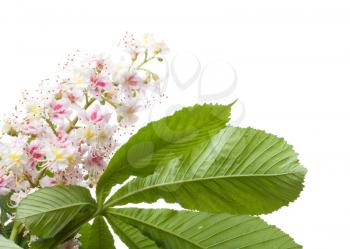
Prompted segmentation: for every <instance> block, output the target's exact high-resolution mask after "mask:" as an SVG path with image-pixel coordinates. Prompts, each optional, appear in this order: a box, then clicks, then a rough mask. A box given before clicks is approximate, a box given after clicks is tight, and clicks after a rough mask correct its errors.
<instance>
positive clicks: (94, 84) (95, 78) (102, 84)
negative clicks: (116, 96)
mask: <svg viewBox="0 0 350 249" xmlns="http://www.w3.org/2000/svg"><path fill="white" fill-rule="evenodd" d="M90 83H91V90H92V92H93V94H94V95H95V96H98V95H100V94H101V92H102V91H103V90H106V89H108V88H109V87H110V83H109V82H108V81H107V79H106V77H103V76H102V75H101V74H95V73H93V74H92V75H91V76H90Z"/></svg>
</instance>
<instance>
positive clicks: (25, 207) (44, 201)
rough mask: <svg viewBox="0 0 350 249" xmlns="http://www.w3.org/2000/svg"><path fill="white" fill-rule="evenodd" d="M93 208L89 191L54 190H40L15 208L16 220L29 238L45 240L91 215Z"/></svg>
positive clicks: (76, 187) (60, 188) (70, 188)
mask: <svg viewBox="0 0 350 249" xmlns="http://www.w3.org/2000/svg"><path fill="white" fill-rule="evenodd" d="M96 208H97V207H96V203H95V200H94V199H92V197H91V195H90V192H89V190H88V189H86V188H83V187H79V186H55V187H49V188H43V189H40V190H38V191H36V192H34V193H32V194H30V195H28V196H27V197H26V198H25V199H23V200H22V201H21V202H20V204H19V206H18V208H17V214H16V219H17V220H19V221H20V222H22V223H24V224H25V225H26V226H27V227H28V228H29V229H30V231H31V233H32V234H34V235H37V236H39V237H40V238H43V239H45V238H51V237H53V236H55V235H56V234H57V233H59V232H60V231H61V230H62V229H63V228H64V227H65V226H66V225H69V223H70V222H71V221H74V219H75V218H76V217H79V216H85V214H87V215H90V214H91V213H93V212H94V211H95V210H96ZM84 218H85V217H84ZM79 227H80V226H79ZM79 227H77V228H79Z"/></svg>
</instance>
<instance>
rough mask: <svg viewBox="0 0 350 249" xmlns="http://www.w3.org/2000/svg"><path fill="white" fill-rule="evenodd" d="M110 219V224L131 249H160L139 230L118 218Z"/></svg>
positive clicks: (112, 217)
mask: <svg viewBox="0 0 350 249" xmlns="http://www.w3.org/2000/svg"><path fill="white" fill-rule="evenodd" d="M110 217H111V219H110V220H108V222H109V224H110V225H111V227H112V228H113V230H114V232H115V233H116V234H117V235H118V236H119V238H120V239H121V240H122V241H123V242H124V243H125V244H126V245H127V246H128V248H129V249H159V247H158V246H157V245H156V243H155V242H154V241H153V240H151V239H150V238H148V237H146V236H145V235H143V234H142V233H141V232H140V231H139V230H138V229H137V228H135V227H133V226H131V225H129V224H127V223H125V222H123V221H122V220H120V219H118V217H115V216H110Z"/></svg>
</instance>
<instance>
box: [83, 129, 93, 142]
mask: <svg viewBox="0 0 350 249" xmlns="http://www.w3.org/2000/svg"><path fill="white" fill-rule="evenodd" d="M94 136H95V132H94V131H93V130H92V129H91V128H86V129H85V131H84V137H85V138H86V139H87V140H91V139H92V138H93V137H94Z"/></svg>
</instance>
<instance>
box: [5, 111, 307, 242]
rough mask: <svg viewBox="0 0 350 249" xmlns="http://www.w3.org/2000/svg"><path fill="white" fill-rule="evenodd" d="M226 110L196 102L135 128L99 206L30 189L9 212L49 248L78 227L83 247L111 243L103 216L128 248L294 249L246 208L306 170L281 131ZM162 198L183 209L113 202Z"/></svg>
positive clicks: (295, 190) (78, 195)
mask: <svg viewBox="0 0 350 249" xmlns="http://www.w3.org/2000/svg"><path fill="white" fill-rule="evenodd" d="M230 109H231V106H230V105H229V106H223V105H207V104H206V105H202V106H200V105H196V106H194V107H188V108H184V109H182V110H180V111H178V112H176V113H175V114H174V115H172V116H169V117H166V118H163V119H160V120H159V121H155V122H151V123H150V124H148V125H147V126H145V127H144V128H142V129H140V130H139V132H137V133H136V134H135V135H134V136H133V137H131V139H130V140H129V141H128V142H127V143H126V144H124V145H123V146H122V147H121V148H120V149H119V150H118V151H117V152H116V154H115V155H114V157H113V158H112V159H111V161H110V163H109V165H108V167H107V169H106V171H105V172H104V173H103V175H102V176H101V178H100V180H99V182H98V185H97V190H96V197H97V200H98V202H97V203H98V204H97V203H96V201H95V200H94V199H93V198H92V197H91V195H90V191H89V190H88V189H85V188H83V187H77V186H56V187H51V188H43V189H40V190H38V191H37V192H35V193H33V194H30V195H29V196H28V197H27V198H25V199H24V200H23V201H22V202H21V203H20V205H19V207H18V209H17V216H16V219H17V221H19V222H22V223H23V224H25V226H26V228H27V229H29V230H30V232H31V234H34V235H37V236H38V237H39V240H37V241H36V242H33V243H32V244H31V247H30V248H33V249H56V248H57V246H58V245H60V244H62V243H64V242H65V241H67V240H69V239H71V238H73V237H74V236H75V235H76V234H77V233H80V235H81V236H80V241H81V246H80V248H82V249H95V248H100V249H109V248H114V245H113V243H114V241H113V236H112V234H111V233H110V230H109V228H108V225H107V224H106V222H105V220H104V217H105V218H107V221H108V223H109V224H110V226H111V228H112V229H113V231H114V232H115V233H116V234H117V235H118V236H119V237H120V239H121V240H122V241H123V242H124V243H125V244H126V245H127V246H128V247H129V248H131V249H158V248H159V249H160V248H162V249H178V248H184V249H187V248H206V249H208V248H215V249H221V248H222V249H226V248H232V249H235V248H237V249H238V248H252V249H287V248H301V246H299V245H297V244H296V243H295V242H294V241H293V239H291V238H290V237H289V236H288V235H286V234H285V233H283V232H282V231H280V230H279V229H278V228H276V227H274V226H270V225H268V224H266V223H265V222H264V221H263V220H261V219H260V218H259V217H255V216H250V215H257V214H265V213H270V212H273V211H275V210H278V209H279V208H280V207H282V206H285V205H288V204H289V203H290V202H292V201H294V200H295V199H296V198H297V197H298V196H299V194H300V192H301V191H302V189H303V181H304V177H305V173H306V170H305V168H303V167H302V166H301V165H300V163H299V161H298V159H297V154H296V153H295V152H294V150H293V148H292V146H290V145H289V144H287V142H286V141H285V140H283V139H282V138H279V137H276V136H274V135H271V134H268V133H266V132H264V131H260V130H255V129H253V128H238V127H227V126H226V124H227V122H228V121H229V115H230ZM130 176H136V178H135V179H133V180H132V181H130V182H128V183H126V184H125V185H124V186H123V187H121V188H120V189H119V190H117V191H116V192H115V193H114V194H113V195H112V197H111V198H109V200H107V201H105V199H106V197H107V196H108V195H109V193H110V191H111V188H112V187H113V186H115V185H116V184H119V183H122V182H124V181H125V180H126V179H128V178H129V177H130ZM161 198H163V199H165V200H166V201H167V202H169V203H178V204H180V205H181V206H182V207H183V208H186V209H190V210H192V211H174V210H155V209H148V210H145V209H137V208H112V207H114V206H122V205H126V204H129V203H141V202H148V203H153V202H155V201H157V200H158V199H161ZM0 201H1V200H0ZM0 204H1V202H0ZM90 220H94V221H93V224H92V225H90V224H89V223H88V222H89V221H90ZM2 240H4V238H2ZM2 240H1V239H0V243H2V242H1V241H2ZM4 241H6V240H4ZM4 243H5V242H4ZM6 243H9V242H7V241H6ZM17 243H19V241H17ZM12 244H13V243H12ZM0 248H1V246H0ZM9 248H10V247H9ZM17 248H18V247H17Z"/></svg>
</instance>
